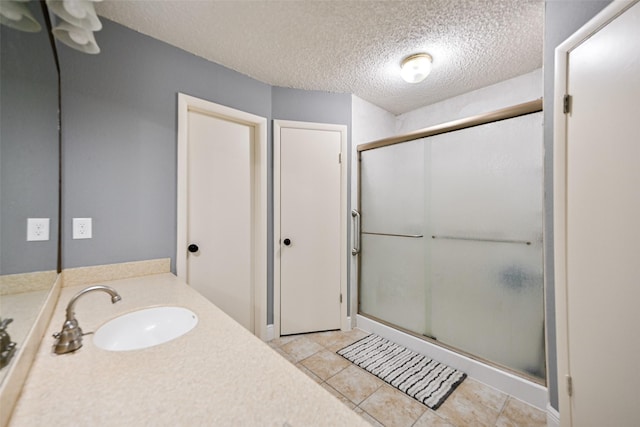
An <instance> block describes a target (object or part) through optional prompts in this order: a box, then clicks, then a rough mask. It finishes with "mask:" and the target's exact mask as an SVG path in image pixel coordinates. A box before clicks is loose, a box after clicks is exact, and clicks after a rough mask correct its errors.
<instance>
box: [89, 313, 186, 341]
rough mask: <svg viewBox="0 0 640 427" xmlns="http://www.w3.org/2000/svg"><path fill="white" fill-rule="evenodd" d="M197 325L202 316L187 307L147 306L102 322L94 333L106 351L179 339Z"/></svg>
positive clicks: (95, 338) (94, 336)
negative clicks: (199, 317)
mask: <svg viewBox="0 0 640 427" xmlns="http://www.w3.org/2000/svg"><path fill="white" fill-rule="evenodd" d="M197 324H198V316H196V314H195V313H194V312H193V311H191V310H188V309H186V308H183V307H153V308H145V309H143V310H138V311H134V312H131V313H127V314H123V315H122V316H119V317H116V318H115V319H113V320H110V321H108V322H107V323H105V324H104V325H102V326H101V327H100V328H99V329H98V330H97V331H96V333H95V334H94V335H93V343H94V344H95V345H96V346H98V347H100V348H102V349H104V350H111V351H127V350H139V349H141V348H147V347H153V346H156V345H158V344H162V343H165V342H167V341H171V340H173V339H176V338H178V337H180V336H182V335H184V334H186V333H187V332H189V331H190V330H191V329H193V328H194V327H195V326H196V325H197Z"/></svg>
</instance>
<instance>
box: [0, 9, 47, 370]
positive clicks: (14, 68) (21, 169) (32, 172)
mask: <svg viewBox="0 0 640 427" xmlns="http://www.w3.org/2000/svg"><path fill="white" fill-rule="evenodd" d="M23 5H24V6H25V7H27V8H28V9H29V12H31V15H32V16H33V18H34V19H35V20H36V21H37V22H38V23H39V24H40V27H41V30H40V31H37V32H26V31H20V30H18V29H15V28H11V27H9V26H7V25H0V43H1V45H0V55H1V57H0V65H1V70H0V76H1V82H0V142H1V146H0V317H1V319H2V321H1V326H0V328H1V329H2V330H0V338H1V339H0V343H1V344H2V346H3V348H2V349H0V350H2V357H1V359H2V360H1V361H0V365H3V366H4V365H6V366H4V367H3V368H2V370H1V371H0V381H1V380H2V379H3V378H4V375H5V373H6V372H7V371H8V366H9V365H10V363H11V359H10V358H9V356H10V355H11V353H12V352H13V353H17V351H18V350H19V349H20V347H21V343H22V341H23V339H24V338H25V337H26V335H27V333H28V332H29V330H30V329H31V326H32V324H33V322H34V320H35V318H36V316H37V314H38V312H39V311H40V307H41V306H42V303H43V301H44V299H45V297H46V295H47V294H48V292H49V289H50V288H51V286H52V285H53V283H54V281H55V279H56V277H57V273H58V204H59V157H60V152H59V150H60V144H59V132H58V127H59V116H58V72H57V67H56V62H55V56H54V52H53V49H52V47H51V42H50V40H49V34H48V31H46V25H45V20H44V14H43V11H42V7H41V5H40V3H39V2H28V3H24V4H23ZM9 319H12V320H9ZM10 343H15V348H16V350H13V351H12V350H11V348H10V345H9V344H10Z"/></svg>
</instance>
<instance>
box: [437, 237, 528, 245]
mask: <svg viewBox="0 0 640 427" xmlns="http://www.w3.org/2000/svg"><path fill="white" fill-rule="evenodd" d="M431 238H432V239H447V240H470V241H474V242H494V243H522V244H525V245H531V242H529V241H527V240H509V239H483V238H481V237H457V236H431Z"/></svg>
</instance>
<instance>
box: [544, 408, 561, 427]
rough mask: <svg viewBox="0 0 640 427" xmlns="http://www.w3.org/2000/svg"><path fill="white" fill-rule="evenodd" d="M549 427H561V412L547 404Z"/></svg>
mask: <svg viewBox="0 0 640 427" xmlns="http://www.w3.org/2000/svg"><path fill="white" fill-rule="evenodd" d="M547 427H560V412H558V411H556V408H554V407H553V406H551V404H547Z"/></svg>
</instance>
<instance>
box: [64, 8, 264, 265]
mask: <svg viewBox="0 0 640 427" xmlns="http://www.w3.org/2000/svg"><path fill="white" fill-rule="evenodd" d="M102 21H103V25H104V28H103V29H102V31H100V32H99V33H97V34H96V38H97V41H98V44H99V45H100V48H101V49H102V51H101V53H100V54H99V55H86V54H83V53H80V52H76V51H74V50H72V49H69V48H67V47H66V46H60V47H59V51H60V60H61V76H62V129H63V135H62V151H63V165H62V179H63V191H62V200H63V212H62V218H63V221H64V222H63V229H62V233H63V239H62V245H63V253H62V260H63V261H62V262H63V268H70V267H79V266H88V265H98V264H108V263H116V262H124V261H135V260H144V259H150V258H161V257H171V259H172V269H174V270H175V253H176V159H177V151H176V135H177V110H176V107H177V94H178V92H183V93H186V94H189V95H193V96H197V97H199V98H203V99H206V100H209V101H212V102H216V103H218V104H222V105H226V106H229V107H232V108H236V109H239V110H243V111H247V112H249V113H253V114H257V115H259V116H263V117H270V115H271V87H270V86H269V85H266V84H264V83H261V82H258V81H256V80H254V79H251V78H249V77H247V76H244V75H242V74H239V73H237V72H235V71H232V70H229V69H227V68H225V67H222V66H220V65H218V64H214V63H212V62H209V61H206V60H204V59H202V58H199V57H196V56H194V55H192V54H189V53H187V52H185V51H183V50H180V49H177V48H175V47H172V46H170V45H168V44H165V43H162V42H159V41H157V40H154V39H152V38H150V37H147V36H144V35H142V34H140V33H137V32H135V31H132V30H130V29H128V28H125V27H123V26H121V25H118V24H115V23H113V22H110V21H108V20H106V19H102ZM73 217H91V218H93V238H92V239H90V240H89V239H88V240H72V239H71V223H72V218H73Z"/></svg>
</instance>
